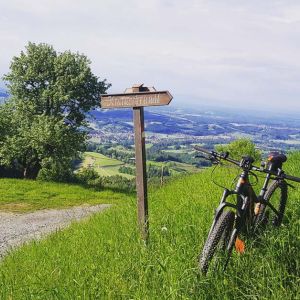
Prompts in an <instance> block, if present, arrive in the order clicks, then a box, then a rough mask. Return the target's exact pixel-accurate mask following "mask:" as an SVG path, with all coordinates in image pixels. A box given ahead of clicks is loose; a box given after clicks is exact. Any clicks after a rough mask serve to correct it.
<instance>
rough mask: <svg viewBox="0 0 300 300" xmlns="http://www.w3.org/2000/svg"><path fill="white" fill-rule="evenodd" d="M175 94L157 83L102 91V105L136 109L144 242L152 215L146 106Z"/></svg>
mask: <svg viewBox="0 0 300 300" xmlns="http://www.w3.org/2000/svg"><path fill="white" fill-rule="evenodd" d="M172 98H173V97H172V95H171V94H170V93H169V92H168V91H156V90H155V88H154V87H145V86H143V84H135V85H133V86H132V87H131V88H127V89H126V90H125V92H124V93H123V94H108V95H106V94H105V95H101V107H102V108H106V109H109V108H127V107H130V108H132V109H133V119H134V142H135V163H136V192H137V206H138V223H139V227H140V230H141V234H142V238H143V239H144V240H145V242H147V241H148V239H149V216H148V198H147V170H146V147H145V124H144V106H161V105H168V104H169V103H170V102H171V100H172Z"/></svg>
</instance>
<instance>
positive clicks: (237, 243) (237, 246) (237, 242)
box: [235, 238, 245, 254]
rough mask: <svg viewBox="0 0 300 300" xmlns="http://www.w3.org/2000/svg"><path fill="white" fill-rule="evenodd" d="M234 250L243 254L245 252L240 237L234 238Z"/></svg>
mask: <svg viewBox="0 0 300 300" xmlns="http://www.w3.org/2000/svg"><path fill="white" fill-rule="evenodd" d="M235 250H236V252H237V253H240V254H244V253H245V243H244V241H242V240H241V239H239V238H237V239H236V240H235Z"/></svg>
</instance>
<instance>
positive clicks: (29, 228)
mask: <svg viewBox="0 0 300 300" xmlns="http://www.w3.org/2000/svg"><path fill="white" fill-rule="evenodd" d="M110 206H111V205H110V204H99V205H94V206H76V207H72V208H68V209H49V210H39V211H36V212H32V213H26V214H15V213H6V212H0V257H2V256H3V255H4V254H5V252H7V251H8V250H9V249H11V248H12V247H16V246H18V245H21V244H22V243H24V242H26V241H29V240H33V239H38V238H40V237H42V236H44V235H45V234H49V233H51V232H53V231H55V230H58V229H61V228H64V227H66V226H68V225H69V224H70V223H71V222H73V221H78V220H80V219H82V218H84V217H87V216H89V215H91V214H93V213H96V212H99V211H102V210H104V209H106V208H108V207H110Z"/></svg>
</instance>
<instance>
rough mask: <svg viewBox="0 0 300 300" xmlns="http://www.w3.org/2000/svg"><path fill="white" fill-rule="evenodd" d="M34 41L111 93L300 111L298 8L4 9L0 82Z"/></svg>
mask: <svg viewBox="0 0 300 300" xmlns="http://www.w3.org/2000/svg"><path fill="white" fill-rule="evenodd" d="M28 41H32V42H37V43H38V42H45V43H49V44H52V45H53V46H54V47H55V49H57V50H59V51H63V50H68V49H71V50H72V51H79V52H80V53H84V54H86V55H87V56H88V57H89V58H90V59H91V60H92V68H93V71H94V73H95V74H96V75H98V76H99V77H101V78H103V77H105V78H107V79H108V81H109V82H111V83H112V85H113V86H112V88H111V89H110V91H111V92H120V91H123V90H124V89H125V88H126V87H130V86H131V85H132V84H134V83H140V82H142V83H145V85H151V86H152V85H154V86H155V87H156V88H157V89H160V90H165V89H167V90H169V91H170V92H171V93H172V94H173V96H174V100H173V101H174V104H175V102H176V104H178V105H188V106H191V105H195V106H198V107H201V104H202V103H206V104H209V105H212V106H229V107H230V106H245V107H247V106H251V107H254V108H256V109H258V108H260V107H262V109H268V108H270V107H272V108H273V109H274V110H277V111H282V110H285V111H293V112H297V111H299V112H300V84H299V82H300V2H299V1H289V0H285V1H276V0H272V1H268V0H265V1H256V0H252V1H233V0H227V1H221V0H220V1H213V0H211V1H200V0H198V1H191V0H186V1H178V0H173V1H171V0H160V1H158V0H156V1H155V0H153V1H150V0H143V1H141V0H127V1H122V0H110V1H109V0H101V1H99V0H98V1H96V0H95V1H91V0H85V1H81V0H78V1H74V0H72V1H70V0H63V1H58V0H28V1H24V0H10V1H1V2H0V45H1V47H0V74H1V75H2V74H4V73H6V72H7V71H8V67H9V62H10V60H11V58H12V56H14V55H17V54H19V53H20V51H21V50H23V49H24V46H25V45H26V44H27V42H28Z"/></svg>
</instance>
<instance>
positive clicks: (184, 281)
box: [0, 153, 300, 300]
mask: <svg viewBox="0 0 300 300" xmlns="http://www.w3.org/2000/svg"><path fill="white" fill-rule="evenodd" d="M286 169H287V173H290V174H293V175H298V176H300V154H299V153H298V154H293V155H291V157H290V159H289V162H288V163H287V164H286ZM233 177H234V176H233V171H232V169H231V170H227V169H220V170H218V171H217V172H216V173H215V178H216V179H217V181H219V182H221V183H230V182H231V181H232V179H233ZM294 185H295V186H296V189H294V190H293V189H290V194H289V195H290V197H289V201H288V205H287V212H286V218H285V219H284V225H283V226H282V227H281V228H279V229H272V230H267V231H266V232H265V233H264V234H263V235H262V236H261V238H260V239H259V240H251V239H248V240H246V252H245V254H244V255H237V254H236V253H234V254H233V257H232V259H231V261H230V264H229V267H228V269H227V270H226V272H225V273H223V272H214V273H212V274H209V275H208V276H206V277H204V276H202V275H200V274H199V272H198V268H197V257H198V255H199V252H200V251H201V248H202V247H203V244H204V241H205V239H206V235H207V232H208V230H209V226H210V224H211V221H212V217H213V211H214V208H215V207H216V205H217V204H218V202H219V198H220V196H221V194H222V189H220V188H218V187H216V186H215V185H213V183H212V182H211V170H209V169H207V170H204V171H202V172H200V173H197V174H193V175H188V176H182V177H180V178H173V179H172V180H171V181H170V182H169V183H168V184H167V185H165V186H164V187H162V188H156V189H151V190H150V192H149V205H150V207H149V210H150V243H149V245H148V246H145V245H144V243H143V242H142V241H141V240H140V238H139V233H138V231H137V224H136V204H135V198H134V197H129V196H127V197H124V201H122V202H120V203H119V204H118V205H115V206H113V207H112V208H111V209H109V210H106V211H105V212H103V213H100V214H96V215H94V216H93V217H91V218H90V219H88V220H86V221H83V222H81V223H74V224H73V225H72V226H71V227H70V228H69V229H67V230H63V231H59V232H57V233H55V234H52V235H51V236H49V237H48V238H46V239H44V240H42V241H37V242H32V243H30V244H28V245H25V246H23V247H21V248H20V249H18V250H16V251H13V252H11V253H10V254H9V255H8V256H6V257H5V258H4V260H3V261H2V262H1V271H0V299H143V300H144V299H299V296H300V288H299V282H300V251H299V247H300V239H299V237H300V221H299V216H300V185H297V184H296V183H295V184H294ZM22 198H23V196H22V195H21V194H20V201H21V199H22Z"/></svg>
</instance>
